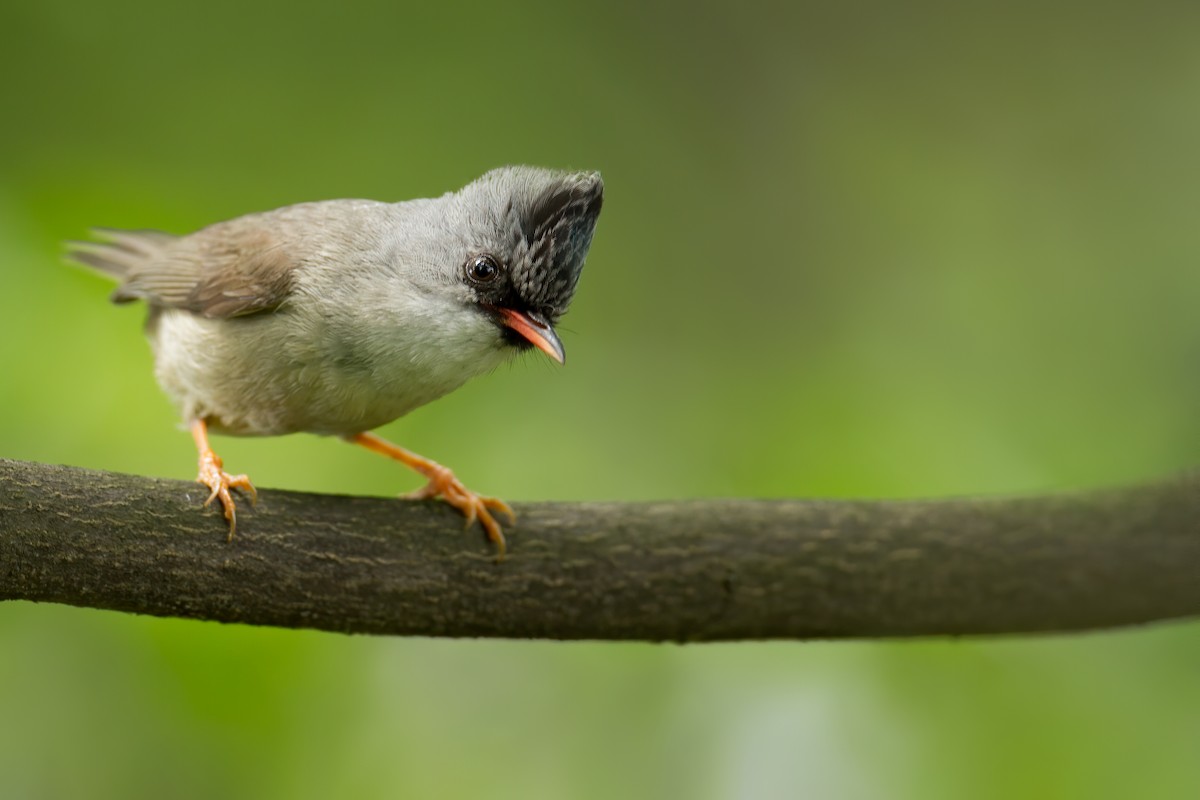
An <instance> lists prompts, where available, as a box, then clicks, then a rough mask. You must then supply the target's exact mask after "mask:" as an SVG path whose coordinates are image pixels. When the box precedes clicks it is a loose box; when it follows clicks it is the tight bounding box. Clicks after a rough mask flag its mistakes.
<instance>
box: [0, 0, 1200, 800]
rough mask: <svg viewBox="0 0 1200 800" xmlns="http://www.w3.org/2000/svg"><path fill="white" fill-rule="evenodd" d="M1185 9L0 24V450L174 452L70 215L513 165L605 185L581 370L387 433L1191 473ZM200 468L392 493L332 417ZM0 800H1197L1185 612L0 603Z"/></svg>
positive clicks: (742, 471)
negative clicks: (274, 620) (436, 632)
mask: <svg viewBox="0 0 1200 800" xmlns="http://www.w3.org/2000/svg"><path fill="white" fill-rule="evenodd" d="M1198 30H1200V8H1197V7H1188V6H1186V5H1184V4H1176V3H1154V2H1150V3H1144V2H1143V3H1132V2H1131V3H1127V4H1124V5H1121V4H1109V3H1095V2H1088V3H1070V2H1067V3H1056V4H1045V3H1034V2H1016V3H1011V2H1010V3H1003V4H996V5H995V6H994V7H990V6H988V5H986V4H952V3H925V2H915V3H902V4H896V3H888V2H883V0H866V1H865V2H853V3H843V4H812V3H783V2H779V3H760V2H743V3H738V4H734V3H712V2H700V3H695V4H691V5H688V6H680V7H674V6H667V5H656V4H645V3H636V2H607V3H586V4H563V3H554V2H529V1H527V0H516V1H515V2H509V3H488V2H476V3H468V4H465V5H462V4H457V3H432V2H431V3H421V4H407V3H402V2H401V3H397V2H379V3H356V2H347V3H338V4H333V3H316V2H295V3H289V4H266V3H254V2H245V1H244V0H243V1H241V2H229V0H210V2H207V3H204V4H199V5H197V4H165V3H161V2H149V1H147V2H135V1H133V0H113V1H112V2H106V3H84V2H68V1H66V0H39V2H37V3H5V4H4V5H3V6H2V7H0V109H2V111H0V117H2V119H3V124H2V125H0V270H2V274H3V290H2V291H0V334H2V335H0V376H2V377H0V456H4V457H9V458H18V459H28V460H37V461H44V462H52V463H65V464H74V465H80V466H85V467H91V468H97V469H109V470H121V471H128V472H136V473H142V474H147V475H159V476H170V477H175V478H191V477H193V476H194V463H195V459H194V454H193V450H192V445H191V442H190V439H189V437H188V436H187V435H186V433H183V432H181V431H180V430H178V429H177V420H176V419H175V416H174V412H173V410H172V409H171V407H170V405H169V404H168V402H167V400H166V399H165V398H164V397H163V396H162V395H161V393H160V392H159V390H158V389H157V387H156V386H155V384H154V381H153V378H152V375H151V369H150V356H149V353H148V350H147V348H146V346H145V344H144V342H143V341H142V337H141V332H140V327H141V324H142V316H143V315H142V312H141V311H140V310H139V309H134V308H127V307H126V308H115V307H113V306H110V305H108V304H107V303H106V301H105V298H106V296H107V293H108V291H109V286H108V285H107V284H106V282H105V281H104V280H103V279H102V278H100V277H98V276H96V275H93V274H91V273H88V272H86V271H84V270H81V269H75V268H71V267H67V266H64V265H63V264H62V262H61V252H62V249H61V244H60V243H61V241H62V240H63V239H68V238H79V237H82V236H84V235H85V232H86V229H87V227H88V226H91V225H109V226H118V227H156V228H162V229H166V230H170V231H177V232H185V231H188V230H192V229H195V228H198V227H201V226H203V225H205V224H207V223H209V222H213V221H216V220H219V219H224V218H228V217H231V216H236V215H239V214H243V213H246V212H250V211H256V210H262V209H267V208H272V207H275V206H279V205H284V204H287V203H292V202H298V201H302V200H312V199H323V198H332V197H370V198H377V199H391V200H399V199H406V198H410V197H420V196H430V195H436V194H440V193H442V192H444V191H447V190H450V189H453V188H456V187H458V186H460V185H462V184H463V183H466V182H467V181H469V180H471V179H472V178H474V177H475V176H477V175H478V174H480V173H482V172H484V171H485V170H487V169H489V168H492V167H495V166H499V165H502V164H507V163H517V162H526V163H533V164H540V165H546V166H555V167H575V168H588V169H599V170H601V171H603V173H604V176H605V179H606V184H607V202H606V205H605V210H604V213H603V215H602V217H601V220H600V225H599V228H598V231H597V235H596V239H595V245H594V247H593V250H592V254H591V257H590V259H589V263H588V267H587V269H586V271H585V273H584V279H583V281H582V284H581V287H580V291H579V294H578V296H577V299H576V302H575V305H574V308H573V310H572V312H571V314H570V315H569V316H568V317H567V319H566V321H565V326H564V327H565V329H566V330H565V333H564V340H565V343H566V347H567V351H568V353H569V361H568V366H567V367H566V368H565V369H559V368H556V367H554V366H553V365H551V364H549V363H548V362H545V359H541V360H539V359H537V358H532V357H529V358H526V359H524V360H522V361H519V362H517V363H515V364H514V365H513V366H512V367H511V368H505V369H501V370H499V371H498V372H497V373H496V374H493V375H491V376H488V377H485V378H482V379H479V380H477V381H475V382H474V383H472V384H470V385H468V386H467V387H466V388H464V389H462V390H460V391H459V392H457V393H455V394H454V395H452V396H450V397H448V398H446V399H444V400H442V401H440V402H438V403H435V404H434V405H432V406H430V407H427V408H424V409H421V410H419V411H417V412H415V413H413V414H412V415H411V416H410V417H408V418H406V419H403V420H401V421H399V422H396V423H394V424H393V425H391V426H388V427H387V428H386V429H384V431H383V432H384V433H385V435H388V436H390V437H392V438H394V439H396V440H399V441H401V442H403V443H404V444H405V445H407V446H409V447H411V448H413V449H415V450H417V451H418V452H421V453H425V454H428V455H430V456H431V457H434V458H437V459H438V460H440V461H443V462H444V463H447V464H450V465H453V466H454V468H455V469H456V470H457V471H458V473H459V474H460V475H461V476H462V477H463V478H464V480H465V481H466V482H467V483H468V484H469V485H471V486H474V487H477V488H479V489H481V490H483V491H487V492H490V493H494V494H497V495H499V496H502V497H505V498H508V499H510V500H552V499H624V500H637V499H647V498H679V497H700V496H764V497H765V496H814V495H820V496H837V497H870V496H885V497H910V496H938V495H947V494H961V493H1006V492H1034V491H1046V490H1059V489H1069V488H1075V487H1087V486H1099V485H1106V484H1114V483H1120V482H1125V481H1134V480H1138V479H1144V478H1150V477H1154V476H1158V475H1162V474H1166V473H1170V472H1172V471H1175V470H1179V469H1182V468H1185V467H1188V466H1194V465H1195V464H1196V463H1197V461H1200V415H1198V414H1197V410H1198V409H1200V323H1198V312H1197V309H1198V308H1200V270H1198V269H1197V264H1198V263H1200V225H1197V223H1196V216H1197V212H1198V210H1200V158H1198V153H1200V151H1198V149H1197V142H1200V47H1198V46H1197V42H1198V39H1197V31H1198ZM219 452H221V453H222V455H223V456H224V457H225V459H226V461H227V463H228V464H229V465H230V467H231V468H232V469H233V470H235V471H246V472H249V473H250V474H251V475H252V476H253V477H254V479H255V481H256V482H257V483H258V485H259V486H261V487H288V488H293V489H307V490H320V491H330V492H359V493H371V494H380V495H389V494H392V493H395V492H398V491H401V490H408V489H412V488H415V487H416V486H417V485H418V481H417V479H416V478H415V477H414V476H412V475H411V474H409V473H408V472H406V471H405V470H403V469H402V468H399V467H397V466H394V465H389V464H388V463H386V462H385V461H383V460H381V459H378V458H377V457H375V456H372V455H371V454H368V453H366V452H364V451H360V450H358V449H355V448H350V447H346V446H344V445H342V444H340V443H338V442H336V441H329V440H322V439H319V438H317V437H309V436H295V437H289V438H284V439H275V440H258V441H252V440H220V447H219ZM531 464H532V465H538V466H539V467H541V468H540V469H530V468H529V465H531ZM197 513H199V512H197ZM244 524H247V525H253V514H252V513H250V514H248V515H247V516H246V519H245V523H244ZM213 535H214V536H220V535H222V533H221V531H220V526H219V525H217V524H216V523H215V521H214V528H213ZM518 536H519V532H518ZM515 545H516V550H517V552H516V554H515V556H514V557H518V558H519V557H520V556H519V538H517V539H516V540H515ZM233 546H234V547H236V542H235V543H234V545H233ZM1198 579H1200V578H1198ZM0 796H3V797H5V798H18V799H20V800H23V799H24V798H66V797H112V798H141V797H153V798H160V797H161V798H165V797H170V798H209V797H227V798H238V797H247V798H251V797H252V798H310V797H311V798H326V797H354V798H394V797H509V798H563V797H579V798H611V797H614V796H621V797H626V798H641V797H646V798H664V797H680V798H684V797H686V798H726V797H747V798H760V797H800V796H807V797H820V798H842V797H848V798H923V799H926V798H964V797H970V798H1013V797H1022V798H1042V797H1045V798H1062V797H1088V798H1128V797H1139V798H1183V797H1200V628H1198V627H1197V626H1196V624H1175V625H1167V626H1160V627H1155V628H1151V629H1146V630H1137V631H1126V632H1115V633H1108V634H1101V635H1088V636H1076V637H1060V638H1053V637H1052V638H1041V639H996V640H990V641H976V640H961V641H917V642H878V643H769V644H757V643H749V644H736V645H722V646H688V647H679V646H652V645H640V644H628V645H622V644H592V643H580V644H557V643H529V642H489V641H428V640H415V639H414V640H405V639H367V638H349V637H342V636H336V635H329V634H320V633H314V632H304V631H300V632H294V631H276V630H258V629H251V628H244V627H237V626H221V625H216V624H204V623H196V622H183V621H170V620H157V619H143V618H133V617H128V616H123V615H118V614H113V613H104V612H94V611H86V610H78V609H69V608H63V607H54V606H35V605H32V604H25V603H6V604H3V605H2V606H0Z"/></svg>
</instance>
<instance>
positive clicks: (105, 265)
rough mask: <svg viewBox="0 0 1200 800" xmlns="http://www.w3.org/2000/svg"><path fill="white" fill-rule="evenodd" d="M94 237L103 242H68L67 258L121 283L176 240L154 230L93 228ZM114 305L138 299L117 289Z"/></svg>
mask: <svg viewBox="0 0 1200 800" xmlns="http://www.w3.org/2000/svg"><path fill="white" fill-rule="evenodd" d="M91 232H92V234H93V235H94V236H96V238H98V239H101V240H103V241H95V242H67V244H68V245H69V246H70V250H69V251H68V252H67V258H68V259H70V260H71V261H74V262H76V263H78V264H84V265H86V266H89V267H93V268H95V269H98V270H100V271H101V272H106V273H108V274H109V275H112V276H113V277H114V278H117V279H118V280H120V281H121V282H122V283H123V282H125V281H126V280H128V279H129V278H130V277H131V273H133V272H136V271H137V270H138V268H139V267H141V266H144V265H146V264H147V263H149V262H151V261H153V260H155V259H156V258H158V257H159V256H160V255H161V254H162V252H163V250H165V249H166V247H167V245H169V244H170V243H171V242H172V241H174V239H175V237H174V236H172V235H171V234H169V233H163V232H162V231H155V230H137V231H125V230H117V229H115V228H93V229H92V231H91ZM112 299H113V302H115V303H122V302H128V301H130V300H134V299H136V297H134V296H131V295H128V294H125V293H124V292H122V291H121V288H120V287H118V288H117V290H116V291H115V292H113V296H112Z"/></svg>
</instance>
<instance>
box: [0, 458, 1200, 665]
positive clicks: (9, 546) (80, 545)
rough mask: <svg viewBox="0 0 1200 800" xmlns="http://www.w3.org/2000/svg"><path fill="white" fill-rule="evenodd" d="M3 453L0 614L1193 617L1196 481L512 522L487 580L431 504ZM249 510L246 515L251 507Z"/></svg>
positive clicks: (653, 507) (539, 633)
mask: <svg viewBox="0 0 1200 800" xmlns="http://www.w3.org/2000/svg"><path fill="white" fill-rule="evenodd" d="M205 493H206V492H205V490H204V489H203V488H202V487H200V486H199V485H197V484H193V483H184V482H181V481H166V480H154V479H150V478H141V477H135V476H131V475H120V474H114V473H104V472H92V471H88V470H82V469H76V468H72V467H56V466H47V465H42V464H30V463H23V462H17V461H7V460H0V600H3V599H24V600H35V601H49V602H56V603H68V604H71V605H77V606H89V607H94V608H107V609H115V610H119V611H132V612H136V613H141V614H155V615H159V616H176V617H192V618H196V619H208V620H220V621H222V622H244V623H249V624H253V625H277V626H283V627H303V628H319V629H323V630H330V631H342V632H347V633H374V634H416V635H423V636H505V637H537V638H548V639H628V640H654V641H657V640H679V641H716V640H730V639H763V638H789V639H809V638H833V637H875V636H914V635H927V634H989V633H1005V632H1035V631H1077V630H1085V629H1091V628H1103V627H1110V626H1118V625H1130V624H1137V623H1144V622H1150V621H1154V620H1163V619H1170V618H1175V617H1184V616H1190V615H1196V614H1200V472H1193V473H1190V474H1188V475H1184V476H1181V477H1178V478H1174V479H1171V480H1165V481H1162V482H1159V483H1155V484H1148V485H1144V486H1139V487H1132V488H1124V489H1116V490H1108V491H1097V492H1089V493H1075V494H1062V495H1050V496H1045V497H1031V498H1004V499H962V500H940V501H928V502H901V501H878V502H866V501H799V500H772V501H768V500H696V501H686V502H664V503H642V504H625V503H538V504H528V505H520V506H517V513H518V515H519V525H518V526H517V527H515V528H513V529H512V530H511V532H510V533H511V535H510V540H509V541H510V555H509V557H508V558H507V560H505V561H504V562H503V563H499V564H498V563H495V561H494V559H493V551H492V550H491V549H490V546H489V545H488V544H487V543H486V542H485V541H484V538H483V535H482V533H481V532H480V530H479V528H478V526H475V527H473V528H472V529H470V530H464V529H463V525H462V521H461V517H460V516H459V515H458V514H457V512H455V511H453V510H452V509H450V508H448V507H447V506H445V505H443V504H441V503H437V502H422V503H417V502H408V501H399V500H389V499H377V498H366V497H336V496H328V495H313V494H301V493H297V492H286V491H265V492H263V493H262V500H261V502H260V503H259V505H258V507H257V508H256V509H253V510H250V509H249V507H248V505H247V506H245V510H244V512H243V513H242V514H241V515H239V520H238V521H239V524H238V535H237V537H236V538H235V539H234V540H233V541H232V542H228V543H227V542H226V540H225V527H224V520H222V519H221V518H220V516H219V514H218V513H217V512H215V511H212V510H208V511H203V512H202V511H201V510H200V509H199V505H200V503H201V501H202V500H203V499H204V496H205ZM244 505H245V504H244Z"/></svg>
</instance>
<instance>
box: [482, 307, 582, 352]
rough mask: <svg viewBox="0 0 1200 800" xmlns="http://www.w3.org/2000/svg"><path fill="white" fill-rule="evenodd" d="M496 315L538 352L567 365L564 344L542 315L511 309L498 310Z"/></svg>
mask: <svg viewBox="0 0 1200 800" xmlns="http://www.w3.org/2000/svg"><path fill="white" fill-rule="evenodd" d="M496 313H498V314H499V315H500V321H501V322H502V323H503V324H504V325H505V326H507V327H509V328H512V329H513V330H514V331H516V332H517V333H519V334H521V335H522V336H524V337H525V338H526V339H528V340H529V342H530V344H532V345H533V346H534V347H536V348H537V349H538V350H541V351H542V352H543V353H545V354H546V355H548V356H550V357H551V358H553V359H554V360H555V361H557V362H558V363H560V364H562V363H565V361H566V357H567V356H566V353H565V352H564V351H563V345H562V342H561V341H559V339H558V334H557V333H555V332H554V328H552V327H551V326H550V323H549V322H547V321H546V318H545V317H543V316H542V315H541V314H539V313H537V312H536V311H513V310H512V309H511V308H497V309H496Z"/></svg>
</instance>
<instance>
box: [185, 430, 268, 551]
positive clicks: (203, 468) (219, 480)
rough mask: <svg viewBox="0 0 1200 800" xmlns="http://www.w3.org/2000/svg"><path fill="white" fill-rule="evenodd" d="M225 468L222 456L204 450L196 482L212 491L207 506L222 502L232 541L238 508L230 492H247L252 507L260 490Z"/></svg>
mask: <svg viewBox="0 0 1200 800" xmlns="http://www.w3.org/2000/svg"><path fill="white" fill-rule="evenodd" d="M223 467H224V463H223V462H222V461H221V457H220V456H218V455H217V454H216V453H214V452H213V451H212V450H204V451H203V452H201V453H200V474H199V475H198V476H197V477H196V481H197V482H198V483H203V484H204V485H205V486H207V487H208V488H209V489H210V490H212V493H211V494H209V496H208V499H207V500H205V501H204V505H205V506H208V505H211V504H212V501H213V500H220V501H221V507H222V508H223V509H224V511H225V519H226V521H228V522H229V540H230V541H232V540H233V534H234V531H236V530H237V507H236V506H235V504H234V502H233V495H232V494H230V492H229V490H230V489H241V490H243V491H245V492H247V493H248V494H249V496H250V504H251V505H253V504H255V503H257V502H258V490H257V489H255V488H254V484H252V483H251V482H250V479H249V478H248V477H246V476H245V475H230V474H229V473H228V472H226V471H225V470H224V469H223Z"/></svg>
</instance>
